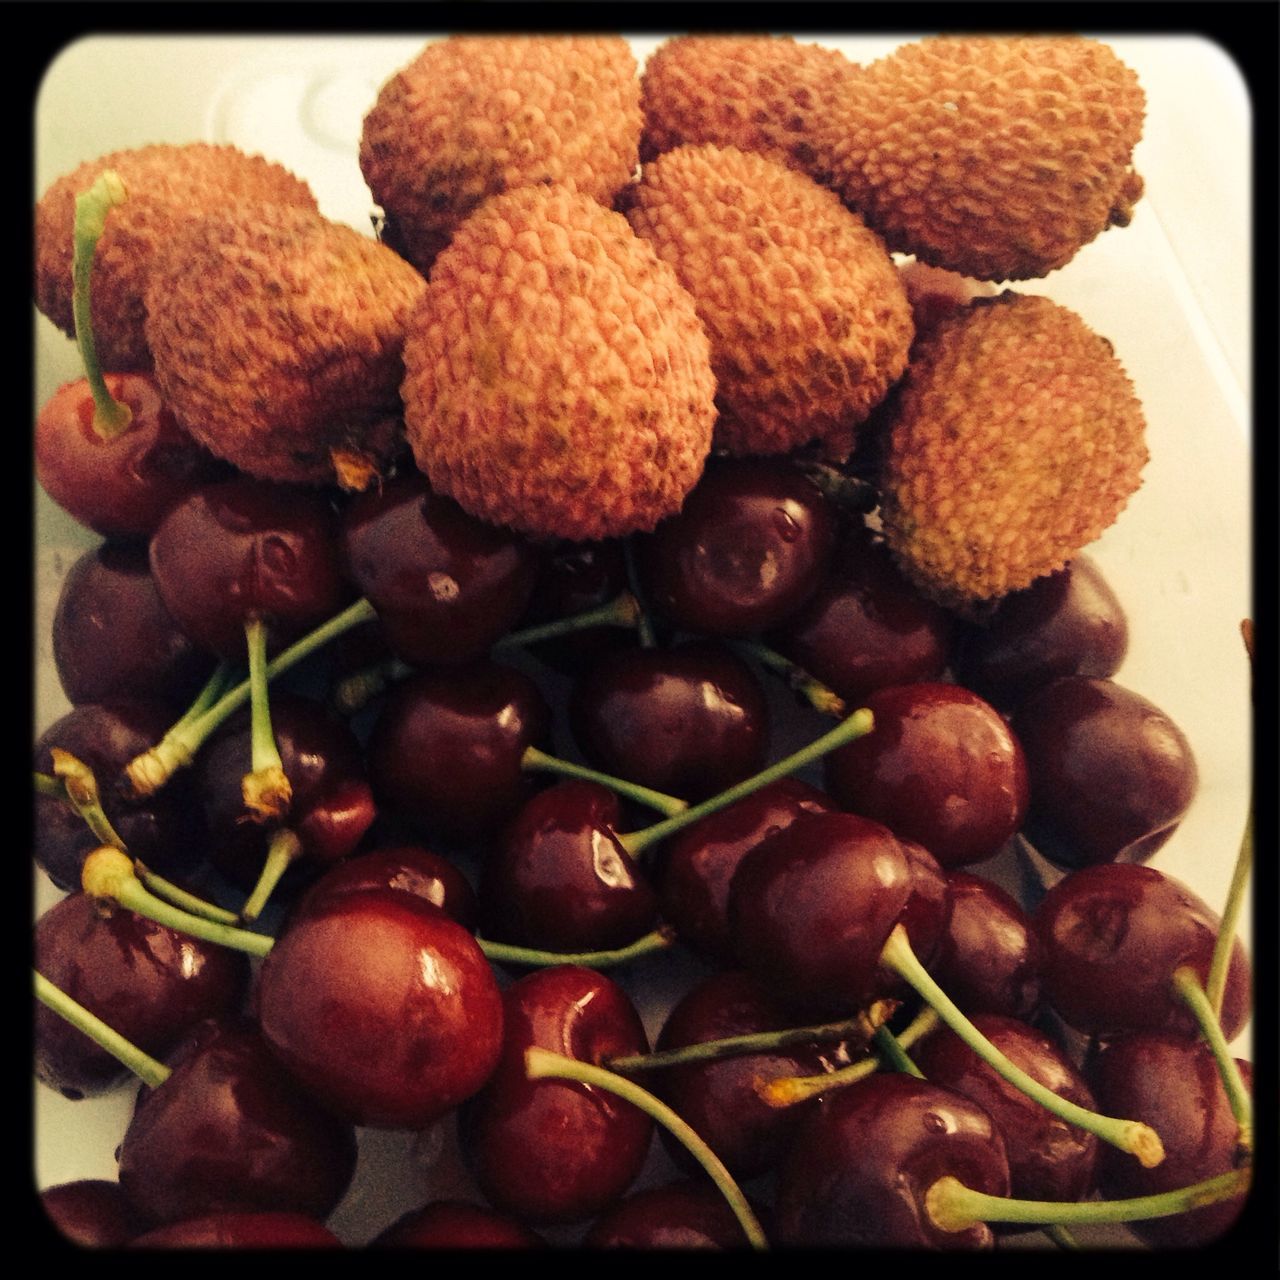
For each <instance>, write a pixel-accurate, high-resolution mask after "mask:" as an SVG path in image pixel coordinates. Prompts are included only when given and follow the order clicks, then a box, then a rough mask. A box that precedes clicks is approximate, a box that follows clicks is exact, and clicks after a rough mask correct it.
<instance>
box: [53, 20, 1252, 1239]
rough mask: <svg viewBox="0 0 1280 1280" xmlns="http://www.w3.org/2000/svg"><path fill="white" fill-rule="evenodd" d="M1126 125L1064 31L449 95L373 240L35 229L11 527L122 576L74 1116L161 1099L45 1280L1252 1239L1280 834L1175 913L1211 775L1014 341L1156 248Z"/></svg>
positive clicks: (105, 613)
mask: <svg viewBox="0 0 1280 1280" xmlns="http://www.w3.org/2000/svg"><path fill="white" fill-rule="evenodd" d="M1143 120H1144V97H1143V92H1142V89H1141V86H1140V85H1139V84H1138V81H1137V77H1136V76H1135V75H1134V73H1133V72H1132V71H1131V70H1130V69H1129V68H1128V67H1126V66H1125V65H1124V63H1123V62H1122V61H1121V60H1120V59H1119V58H1118V57H1116V55H1115V54H1114V53H1113V52H1112V51H1111V50H1110V49H1109V48H1107V47H1106V46H1105V45H1103V44H1100V43H1097V42H1095V41H1091V40H1085V39H1078V38H1065V37H1046V38H1032V37H1017V38H1014V37H983V38H936V39H924V40H919V41H912V42H909V43H907V44H904V45H903V46H902V47H901V48H900V49H898V50H897V51H895V52H894V53H893V54H891V55H889V56H887V57H885V58H883V59H879V60H877V61H874V62H871V63H869V64H867V65H865V66H860V65H857V64H855V63H853V62H851V61H850V60H848V59H847V58H845V57H844V56H843V55H842V54H840V53H838V52H836V51H834V50H832V49H829V48H824V47H822V46H819V45H813V44H804V43H801V42H799V41H796V40H791V39H787V38H781V37H754V36H753V37H725V36H716V37H696V38H695V37H680V38H673V39H671V40H669V41H665V42H664V43H662V44H661V45H660V46H659V47H658V49H657V50H656V51H655V52H654V54H653V55H652V56H651V57H650V58H649V59H648V61H647V62H646V63H645V65H644V66H643V68H642V67H639V66H638V65H637V64H636V61H635V58H634V55H633V53H632V51H631V49H630V47H629V46H628V43H627V42H626V41H625V40H623V39H622V38H619V37H581V38H579V37H554V38H553V37H504V38H492V37H474V38H472V37H450V38H447V39H442V40H436V41H432V42H430V43H428V44H427V45H426V47H425V48H424V49H423V50H422V52H421V53H420V55H419V56H418V57H417V58H415V59H414V60H413V61H412V62H410V63H409V64H408V65H406V66H404V67H403V68H401V69H400V70H399V71H398V72H397V73H396V74H395V75H393V76H392V77H391V78H390V79H388V80H387V81H386V82H385V84H384V85H383V86H382V88H381V90H380V92H379V93H378V95H377V98H376V101H375V102H374V103H373V104H372V106H371V109H370V110H369V111H368V114H367V115H366V116H365V118H364V124H363V133H362V137H361V141H360V147H359V154H358V163H359V168H360V172H361V174H362V175H363V178H364V180H365V182H366V183H367V185H368V188H369V191H370V194H371V207H375V208H376V210H377V214H376V218H375V222H374V231H375V232H376V234H369V235H365V234H361V233H359V232H357V231H356V230H354V229H353V228H350V227H347V226H343V225H340V224H338V223H335V222H333V221H332V220H330V219H329V218H327V217H325V216H323V215H322V214H321V213H320V212H319V209H318V207H317V202H316V200H315V197H314V195H313V194H312V192H311V191H310V189H309V188H308V186H307V184H306V183H305V182H303V181H301V180H300V179H299V178H297V177H296V176H295V175H293V174H292V173H290V172H288V171H287V170H286V169H284V168H283V167H282V166H280V165H279V164H276V163H274V162H270V161H267V160H264V159H263V158H261V157H258V156H250V155H246V154H245V153H243V152H242V151H240V150H238V149H237V148H234V147H230V146H214V145H210V144H204V143H195V142H193V143H190V144H186V145H169V144H164V145H160V144H157V145H154V146H147V147H142V148H138V149H131V150H122V151H117V152H113V153H111V154H108V155H104V156H99V157H94V158H91V159H89V160H87V161H86V162H85V163H84V164H82V165H80V166H79V167H78V168H76V169H75V170H74V171H71V172H69V173H67V174H65V175H64V176H62V177H61V178H59V179H58V181H57V182H55V183H54V184H53V185H52V186H51V187H50V188H49V189H48V190H47V191H45V192H43V193H41V198H40V200H39V203H38V206H37V209H36V219H35V243H36V249H37V253H36V280H35V296H36V302H37V306H38V308H39V310H40V311H41V313H42V314H43V315H44V316H45V317H47V318H48V320H50V321H52V322H53V324H55V325H56V326H58V327H59V328H60V329H62V330H63V331H64V332H65V333H66V335H67V341H68V342H69V343H70V342H75V343H77V344H78V347H79V351H80V353H81V355H82V358H83V361H84V366H85V370H86V377H85V378H84V379H82V380H77V381H75V382H69V383H68V384H66V385H65V386H64V387H62V388H60V389H59V391H58V392H57V394H56V395H55V396H53V397H52V398H51V399H50V400H49V401H48V402H47V403H46V404H45V405H43V406H42V407H41V409H40V412H39V415H38V419H37V422H36V425H35V459H36V475H37V479H38V481H39V483H40V485H41V487H42V489H43V490H44V492H45V494H47V495H48V497H49V498H51V499H52V500H53V501H54V502H55V503H56V504H57V505H58V506H59V508H60V509H61V510H62V511H63V512H65V513H66V515H68V516H69V517H70V518H72V519H73V520H75V521H76V522H78V523H79V524H80V525H82V526H83V527H84V528H85V529H87V530H89V531H91V532H92V533H93V534H94V535H96V536H97V537H98V538H100V539H101V541H100V542H99V543H98V544H96V545H94V546H93V547H92V548H91V549H90V550H88V551H86V552H85V553H84V555H83V556H82V557H81V558H80V559H78V560H77V561H76V563H75V564H74V565H72V566H71V567H70V568H69V569H68V571H67V572H66V574H65V577H64V579H63V581H62V584H61V588H60V594H59V597H58V601H57V608H56V612H55V615H54V618H53V624H52V660H53V663H54V665H55V667H56V673H57V677H58V680H59V682H60V684H61V687H62V690H63V692H64V693H65V696H66V700H67V703H68V704H69V710H67V712H66V714H64V715H61V716H59V717H58V718H56V719H55V720H53V721H52V722H51V723H48V724H41V725H40V726H38V729H39V734H38V740H37V742H36V746H35V751H34V763H33V768H34V772H35V786H36V801H35V805H36V816H35V824H34V831H33V835H34V850H33V852H34V858H35V863H36V866H37V868H38V874H39V876H41V877H43V878H44V880H45V881H47V883H49V884H51V885H52V886H53V887H54V888H55V889H56V890H57V894H56V895H54V897H56V901H54V902H53V903H52V905H49V906H48V907H47V909H44V910H42V911H41V912H40V913H39V916H38V919H37V921H36V927H35V941H34V967H35V970H36V979H35V981H36V995H37V1001H38V1003H37V1008H36V1022H35V1074H36V1077H37V1079H38V1080H39V1082H40V1085H41V1087H42V1088H51V1089H53V1090H56V1091H58V1092H59V1093H61V1094H62V1095H63V1096H64V1097H65V1098H68V1099H74V1100H77V1101H78V1102H79V1101H82V1100H84V1105H86V1106H88V1105H92V1104H91V1102H90V1101H87V1100H96V1099H102V1098H104V1097H111V1096H122V1097H123V1096H129V1095H130V1093H131V1091H132V1090H133V1089H134V1088H135V1086H136V1085H137V1082H138V1081H139V1080H141V1082H142V1089H141V1091H140V1092H139V1093H138V1098H137V1103H136V1105H134V1104H132V1102H130V1111H129V1114H127V1115H126V1116H125V1117H124V1119H123V1122H122V1129H121V1136H120V1145H119V1149H118V1152H117V1158H118V1178H116V1179H114V1180H101V1179H82V1180H79V1181H75V1182H65V1183H60V1184H59V1185H57V1186H50V1187H42V1188H41V1198H42V1203H43V1204H44V1206H45V1208H46V1210H47V1212H48V1214H49V1216H50V1218H51V1219H52V1220H53V1222H54V1223H55V1224H57V1226H58V1228H59V1229H60V1230H61V1231H62V1232H64V1233H65V1234H66V1235H68V1236H69V1237H71V1238H72V1239H75V1240H77V1241H81V1242H84V1243H91V1244H97V1245H116V1246H118V1245H124V1244H130V1245H132V1244H138V1245H143V1244H145V1245H150V1246H155V1247H173V1246H179V1245H222V1246H227V1245H236V1246H240V1247H262V1246H276V1247H281V1246H294V1247H307V1246H315V1245H328V1246H334V1245H343V1244H345V1245H347V1246H356V1245H376V1246H380V1247H436V1248H451V1247H463V1246H478V1247H508V1246H513V1247H530V1246H537V1245H541V1244H544V1243H552V1244H556V1245H574V1244H581V1245H586V1246H589V1247H601V1246H606V1245H608V1246H623V1247H634V1248H644V1247H648V1248H661V1247H666V1248H693V1247H717V1248H745V1247H754V1248H766V1247H774V1248H779V1247H788V1246H814V1245H822V1246H838V1247H871V1248H876V1247H893V1246H905V1247H918V1248H984V1247H992V1246H994V1245H997V1244H1003V1243H1004V1242H1008V1241H1015V1242H1017V1243H1020V1244H1026V1243H1027V1242H1028V1239H1030V1241H1031V1243H1032V1245H1033V1247H1034V1246H1036V1245H1041V1246H1043V1247H1054V1246H1059V1247H1070V1246H1071V1245H1072V1244H1073V1243H1076V1241H1075V1236H1074V1235H1073V1234H1072V1233H1073V1232H1074V1233H1087V1232H1088V1231H1090V1230H1091V1229H1092V1228H1094V1227H1095V1226H1096V1225H1097V1224H1107V1223H1117V1222H1126V1223H1129V1224H1130V1229H1131V1230H1132V1232H1133V1233H1134V1235H1133V1237H1131V1239H1134V1240H1142V1241H1145V1242H1148V1243H1150V1244H1153V1245H1179V1246H1186V1245H1192V1244H1199V1243H1203V1242H1205V1241H1208V1240H1213V1239H1216V1238H1218V1237H1219V1236H1221V1235H1222V1233H1223V1232H1225V1231H1227V1230H1229V1229H1231V1228H1232V1227H1233V1226H1234V1225H1235V1224H1236V1222H1237V1220H1238V1219H1239V1217H1240V1215H1241V1213H1242V1211H1243V1209H1244V1207H1245V1203H1246V1197H1247V1192H1248V1186H1249V1177H1250V1170H1251V1167H1252V1159H1253V1154H1252V1153H1253V1130H1252V1118H1251V1105H1250V1099H1249V1088H1250V1069H1249V1066H1248V1064H1247V1063H1242V1062H1240V1061H1238V1060H1237V1059H1236V1058H1235V1057H1234V1056H1233V1054H1232V1051H1231V1048H1230V1046H1231V1043H1232V1041H1234V1040H1236V1039H1237V1038H1238V1037H1239V1036H1240V1035H1241V1034H1242V1032H1244V1030H1245V1028H1246V1026H1247V1024H1248V1020H1249V1017H1250V1013H1251V979H1250V969H1249V961H1248V959H1247V956H1246V952H1245V949H1244V948H1243V946H1242V945H1241V944H1240V943H1239V942H1238V941H1236V940H1235V922H1236V920H1237V918H1238V912H1239V910H1240V906H1241V902H1242V900H1243V897H1244V892H1243V890H1244V884H1245V880H1246V877H1247V871H1248V867H1247V860H1246V856H1245V855H1247V851H1248V848H1249V841H1250V836H1249V833H1250V832H1251V823H1248V822H1247V821H1246V815H1244V814H1241V815H1240V825H1241V828H1242V829H1243V830H1244V831H1245V833H1246V834H1245V841H1244V844H1243V846H1242V856H1241V862H1240V872H1239V874H1238V875H1237V876H1236V878H1235V880H1236V885H1235V888H1234V891H1233V894H1232V896H1231V899H1230V901H1228V902H1226V903H1214V904H1207V903H1205V902H1203V901H1201V900H1200V899H1199V898H1198V897H1197V896H1196V895H1195V894H1194V893H1193V892H1192V891H1191V889H1190V888H1188V887H1187V886H1186V885H1185V884H1183V883H1181V882H1180V881H1179V880H1177V879H1176V878H1174V877H1172V876H1170V875H1168V874H1167V873H1166V872H1164V871H1161V870H1160V869H1159V858H1158V853H1159V850H1160V849H1161V848H1162V847H1163V845H1164V844H1165V842H1166V841H1167V840H1168V839H1169V837H1170V836H1171V835H1172V834H1173V832H1174V831H1175V830H1176V828H1177V827H1178V825H1179V823H1180V822H1181V821H1182V819H1183V818H1184V816H1185V815H1186V814H1187V812H1188V810H1189V808H1190V806H1191V805H1192V803H1193V801H1194V799H1195V796H1196V793H1197V786H1198V769H1197V763H1196V758H1195V755H1194V752H1193V745H1192V743H1191V742H1189V741H1188V740H1187V737H1186V736H1185V735H1184V734H1183V733H1182V731H1181V730H1180V728H1179V727H1178V725H1177V724H1176V723H1175V722H1174V721H1173V719H1172V718H1170V717H1169V716H1168V715H1166V714H1165V713H1164V712H1163V711H1162V710H1161V709H1160V708H1159V707H1157V706H1155V705H1154V704H1153V703H1152V702H1150V701H1149V700H1148V699H1147V698H1146V697H1144V696H1142V695H1141V694H1140V693H1139V692H1137V691H1135V690H1132V689H1130V688H1128V687H1126V686H1125V685H1124V684H1123V683H1120V682H1118V680H1117V678H1116V677H1117V674H1118V673H1119V672H1120V670H1121V666H1122V664H1123V662H1124V659H1125V656H1126V653H1127V650H1128V638H1129V620H1128V618H1127V616H1126V612H1125V609H1124V606H1123V604H1122V602H1121V601H1120V600H1119V599H1117V596H1116V593H1115V592H1114V591H1113V590H1112V588H1111V587H1110V586H1109V584H1108V582H1107V580H1106V577H1105V575H1104V573H1103V572H1102V571H1101V570H1100V568H1099V566H1098V564H1097V563H1095V561H1094V560H1093V559H1092V558H1091V557H1090V555H1089V553H1088V550H1087V548H1089V547H1090V546H1091V545H1092V544H1093V543H1094V542H1095V540H1096V539H1097V538H1098V537H1099V536H1100V535H1101V534H1102V533H1103V532H1104V531H1105V530H1107V529H1108V528H1109V527H1111V526H1112V524H1113V523H1114V522H1116V521H1117V520H1118V519H1120V520H1122V519H1123V512H1124V510H1125V508H1126V506H1127V504H1128V503H1129V500H1130V499H1131V498H1132V497H1133V495H1134V494H1135V493H1136V492H1137V491H1138V489H1139V487H1140V485H1141V484H1142V481H1143V474H1144V469H1145V468H1146V466H1147V464H1148V462H1149V460H1150V456H1151V450H1152V447H1153V446H1151V445H1150V444H1149V440H1148V429H1147V427H1148V424H1147V422H1146V419H1145V415H1144V412H1143V407H1142V404H1141V402H1140V400H1139V397H1138V395H1137V393H1136V391H1135V388H1134V386H1133V383H1132V381H1131V379H1130V377H1129V375H1128V374H1127V372H1126V370H1125V368H1124V364H1123V361H1122V359H1121V358H1120V357H1119V356H1118V355H1117V353H1116V351H1115V350H1114V349H1113V347H1112V344H1111V343H1110V342H1109V341H1108V340H1107V338H1106V337H1105V336H1102V335H1099V334H1097V333H1095V332H1093V330H1092V329H1091V328H1090V326H1089V324H1088V323H1087V320H1086V319H1085V318H1082V317H1081V316H1080V315H1078V314H1076V313H1075V312H1074V311H1072V310H1070V309H1068V308H1067V307H1064V306H1062V305H1061V304H1059V303H1057V302H1055V301H1053V300H1051V298H1050V297H1049V296H1046V295H1045V294H1042V293H1039V292H1029V291H1024V290H1023V289H1022V288H1020V287H1019V282H1024V281H1034V282H1037V283H1038V282H1039V281H1041V280H1042V279H1043V278H1044V277H1046V276H1048V275H1050V273H1052V272H1053V271H1055V270H1057V269H1059V268H1060V267H1062V266H1063V265H1065V264H1066V263H1067V262H1069V261H1070V260H1071V259H1072V258H1073V257H1074V256H1075V255H1076V254H1077V253H1078V252H1081V251H1087V247H1088V246H1089V245H1090V244H1091V243H1092V242H1093V241H1094V240H1096V239H1097V237H1099V236H1100V235H1103V234H1104V233H1105V234H1107V235H1111V236H1115V235H1122V234H1124V233H1123V231H1122V230H1115V229H1112V230H1108V228H1122V227H1124V226H1125V225H1126V224H1127V223H1128V221H1129V219H1130V217H1131V215H1132V211H1133V207H1134V204H1135V202H1136V201H1138V200H1140V198H1141V194H1142V180H1141V178H1140V177H1139V176H1138V174H1136V173H1135V171H1134V168H1133V152H1134V148H1135V146H1136V144H1137V143H1138V141H1139V138H1140V137H1141V132H1142V128H1143ZM1245 631H1246V634H1248V627H1247V624H1246V626H1245ZM1245 678H1247V676H1246V677H1245ZM1235 843H1236V837H1229V838H1228V839H1227V840H1226V841H1225V847H1224V849H1223V851H1222V853H1221V856H1222V857H1223V858H1224V859H1225V858H1228V857H1229V856H1230V853H1231V849H1232V846H1233V845H1234V844H1235ZM989 873H991V874H989ZM1010 888H1017V889H1018V892H1017V893H1016V894H1014V893H1011V892H1009V889H1010ZM1220 913H1221V917H1220ZM37 1140H39V1134H37ZM388 1141H390V1142H391V1144H392V1145H390V1146H388V1145H386V1143H387V1142H388ZM396 1143H398V1144H399V1145H395V1144H396ZM392 1154H393V1155H394V1158H389V1157H390V1156H391V1155H392ZM385 1182H392V1183H394V1184H395V1189H394V1190H393V1191H390V1192H386V1191H385V1189H384V1183H385ZM353 1206H354V1207H353ZM357 1208H358V1213H357ZM357 1217H358V1219H359V1221H360V1222H361V1223H362V1224H363V1226H362V1227H361V1228H360V1229H356V1228H354V1227H353V1226H351V1225H350V1224H351V1223H352V1222H354V1221H355V1220H356V1219H357Z"/></svg>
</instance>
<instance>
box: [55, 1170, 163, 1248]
mask: <svg viewBox="0 0 1280 1280" xmlns="http://www.w3.org/2000/svg"><path fill="white" fill-rule="evenodd" d="M40 1207H41V1208H42V1209H43V1210H44V1211H45V1213H46V1214H47V1215H48V1218H49V1222H50V1224H51V1225H52V1226H53V1228H54V1229H55V1230H56V1231H57V1233H58V1234H59V1235H60V1236H61V1237H62V1238H63V1239H64V1240H66V1241H67V1242H68V1243H70V1244H73V1245H76V1246H77V1247H78V1248H81V1249H118V1248H120V1247H121V1246H122V1245H125V1244H128V1243H129V1241H130V1240H132V1239H133V1238H134V1236H137V1235H140V1234H141V1233H142V1231H143V1230H144V1229H145V1223H144V1222H143V1221H142V1220H141V1219H140V1218H139V1217H138V1214H137V1211H136V1210H135V1209H134V1208H133V1206H132V1205H131V1204H130V1203H129V1201H128V1199H127V1198H126V1197H125V1194H124V1192H123V1191H122V1190H121V1189H120V1184H119V1183H118V1182H109V1181H108V1180H107V1179H105V1178H81V1179H78V1180H77V1181H75V1182H62V1183H59V1184H58V1185H57V1186H53V1187H46V1188H45V1189H44V1190H43V1191H41V1192H40Z"/></svg>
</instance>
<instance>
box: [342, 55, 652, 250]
mask: <svg viewBox="0 0 1280 1280" xmlns="http://www.w3.org/2000/svg"><path fill="white" fill-rule="evenodd" d="M641 126H642V116H641V113H640V79H639V75H638V72H637V67H636V62H635V58H634V56H633V55H632V53H631V49H630V46H629V45H628V43H627V41H626V40H625V39H623V38H622V37H620V36H532V35H529V36H524V35H522V36H451V37H449V38H447V39H445V40H441V41H438V42H436V43H433V44H429V45H427V47H426V48H425V49H424V50H423V51H422V52H421V53H420V54H419V55H418V57H417V58H416V59H414V61H413V62H411V63H410V64H409V65H408V66H407V67H405V68H403V69H402V70H401V71H400V72H399V73H398V74H397V75H395V76H393V77H392V78H391V79H390V80H389V81H388V82H387V83H386V84H385V85H384V86H383V88H382V90H381V92H380V93H379V95H378V99H377V101H376V102H375V103H374V106H373V108H372V109H371V110H370V111H369V114H368V115H367V116H366V117H365V120H364V130H363V134H362V136H361V139H360V170H361V172H362V173H363V174H364V178H365V181H366V182H367V183H368V184H369V189H370V191H371V192H372V193H373V198H374V199H375V200H376V201H377V202H378V203H379V204H380V205H381V206H382V208H383V211H384V213H385V214H386V216H387V219H388V223H389V226H390V236H389V242H390V243H394V244H395V245H396V247H397V249H398V250H399V251H400V252H402V253H404V254H405V256H406V257H407V258H408V259H409V260H410V261H411V262H413V263H414V264H415V265H416V266H417V267H418V268H419V269H420V270H422V271H423V272H426V270H427V269H428V268H429V266H430V265H431V262H432V261H433V260H434V258H435V256H436V254H437V253H438V252H439V251H440V250H441V249H442V248H443V247H444V245H445V244H446V243H448V240H449V237H450V236H451V235H452V234H453V232H454V230H455V229H456V228H457V226H458V224H459V223H460V222H462V220H463V219H464V218H465V217H466V216H467V215H468V214H469V213H471V212H472V210H473V209H475V208H476V207H477V206H478V205H479V204H480V203H481V202H482V201H483V200H485V199H486V198H487V197H488V196H491V195H495V194H497V193H498V192H501V191H506V190H509V189H511V188H513V187H519V186H525V185H531V184H539V183H549V182H555V183H559V184H562V185H565V186H570V187H574V188H575V189H576V190H579V191H582V192H584V193H585V194H587V195H589V196H593V197H594V198H595V199H597V200H599V201H600V202H601V203H602V204H609V203H610V202H611V200H612V199H613V196H614V194H615V193H616V192H617V191H618V190H620V189H621V188H622V187H623V186H625V185H626V184H627V182H629V181H630V180H631V177H632V175H633V173H634V171H635V167H636V164H637V162H638V159H639V144H640V130H641Z"/></svg>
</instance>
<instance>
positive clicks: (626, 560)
mask: <svg viewBox="0 0 1280 1280" xmlns="http://www.w3.org/2000/svg"><path fill="white" fill-rule="evenodd" d="M622 560H623V564H624V565H625V566H626V570H627V584H628V585H629V586H630V588H631V595H632V597H633V598H634V599H635V601H636V610H637V617H636V633H637V636H638V638H639V641H640V647H641V648H642V649H652V648H653V647H654V646H655V645H656V644H657V643H658V637H657V636H656V635H655V634H654V630H653V619H652V618H651V617H650V616H649V610H648V609H646V608H645V604H644V596H643V595H642V594H641V591H640V574H639V572H638V571H637V569H636V549H635V546H634V544H633V543H632V540H631V539H630V538H624V539H623V541H622Z"/></svg>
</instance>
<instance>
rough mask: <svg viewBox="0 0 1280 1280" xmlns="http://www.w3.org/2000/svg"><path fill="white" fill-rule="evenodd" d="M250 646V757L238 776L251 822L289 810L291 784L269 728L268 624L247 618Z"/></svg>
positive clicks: (276, 817) (274, 819) (275, 817)
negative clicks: (242, 776) (239, 776)
mask: <svg viewBox="0 0 1280 1280" xmlns="http://www.w3.org/2000/svg"><path fill="white" fill-rule="evenodd" d="M244 636H245V642H246V644H247V646H248V650H249V716H250V719H249V723H250V735H251V738H250V740H251V744H252V745H251V751H252V761H251V764H250V772H249V773H247V774H245V776H244V778H243V779H242V780H241V783H240V788H241V792H242V794H243V796H244V803H245V807H246V808H247V809H248V811H249V817H250V819H251V820H252V821H254V822H278V821H279V820H280V819H281V818H283V817H284V816H285V814H287V813H288V812H289V804H290V802H291V801H292V799H293V787H292V786H291V785H290V783H289V779H288V777H287V776H286V775H285V771H284V762H283V761H282V760H281V759H280V748H279V747H278V746H276V739H275V734H274V733H273V732H272V729H271V700H270V698H269V696H268V693H267V624H266V623H265V622H264V621H263V620H262V619H261V618H250V619H249V620H248V621H247V622H246V623H245V624H244Z"/></svg>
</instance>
